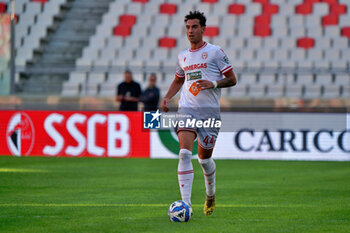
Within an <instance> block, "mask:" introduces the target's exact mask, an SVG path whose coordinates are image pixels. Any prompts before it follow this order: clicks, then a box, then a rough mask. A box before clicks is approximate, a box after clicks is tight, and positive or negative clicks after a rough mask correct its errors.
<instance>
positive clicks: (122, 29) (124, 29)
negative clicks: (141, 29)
mask: <svg viewBox="0 0 350 233" xmlns="http://www.w3.org/2000/svg"><path fill="white" fill-rule="evenodd" d="M130 34H131V26H130V25H125V24H121V25H118V26H116V27H114V30H113V35H115V36H121V37H128V36H130Z"/></svg>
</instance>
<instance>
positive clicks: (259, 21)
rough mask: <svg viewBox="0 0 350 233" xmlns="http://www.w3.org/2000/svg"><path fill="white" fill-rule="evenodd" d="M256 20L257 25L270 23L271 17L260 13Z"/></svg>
mask: <svg viewBox="0 0 350 233" xmlns="http://www.w3.org/2000/svg"><path fill="white" fill-rule="evenodd" d="M254 22H255V25H270V23H271V17H270V15H267V14H263V15H258V16H256V17H255V18H254Z"/></svg>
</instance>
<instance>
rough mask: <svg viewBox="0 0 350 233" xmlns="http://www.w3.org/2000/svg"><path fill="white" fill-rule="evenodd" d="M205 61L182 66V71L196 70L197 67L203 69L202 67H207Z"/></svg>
mask: <svg viewBox="0 0 350 233" xmlns="http://www.w3.org/2000/svg"><path fill="white" fill-rule="evenodd" d="M207 67H208V66H207V63H198V64H193V65H189V66H185V67H184V69H183V70H184V71H185V72H186V71H190V70H198V69H203V68H207Z"/></svg>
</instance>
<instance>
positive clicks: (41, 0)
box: [31, 0, 49, 4]
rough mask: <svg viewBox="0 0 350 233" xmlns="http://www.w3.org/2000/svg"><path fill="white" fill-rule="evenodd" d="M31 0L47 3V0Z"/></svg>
mask: <svg viewBox="0 0 350 233" xmlns="http://www.w3.org/2000/svg"><path fill="white" fill-rule="evenodd" d="M31 1H32V2H39V3H41V4H44V3H47V2H48V1H49V0H31Z"/></svg>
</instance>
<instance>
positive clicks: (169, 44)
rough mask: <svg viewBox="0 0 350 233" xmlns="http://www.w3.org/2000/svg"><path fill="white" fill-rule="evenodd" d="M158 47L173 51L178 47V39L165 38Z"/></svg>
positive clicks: (160, 40) (161, 39)
mask: <svg viewBox="0 0 350 233" xmlns="http://www.w3.org/2000/svg"><path fill="white" fill-rule="evenodd" d="M158 46H159V47H161V48H168V49H172V48H174V47H175V46H176V39H175V38H171V37H163V38H160V39H159V41H158Z"/></svg>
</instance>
